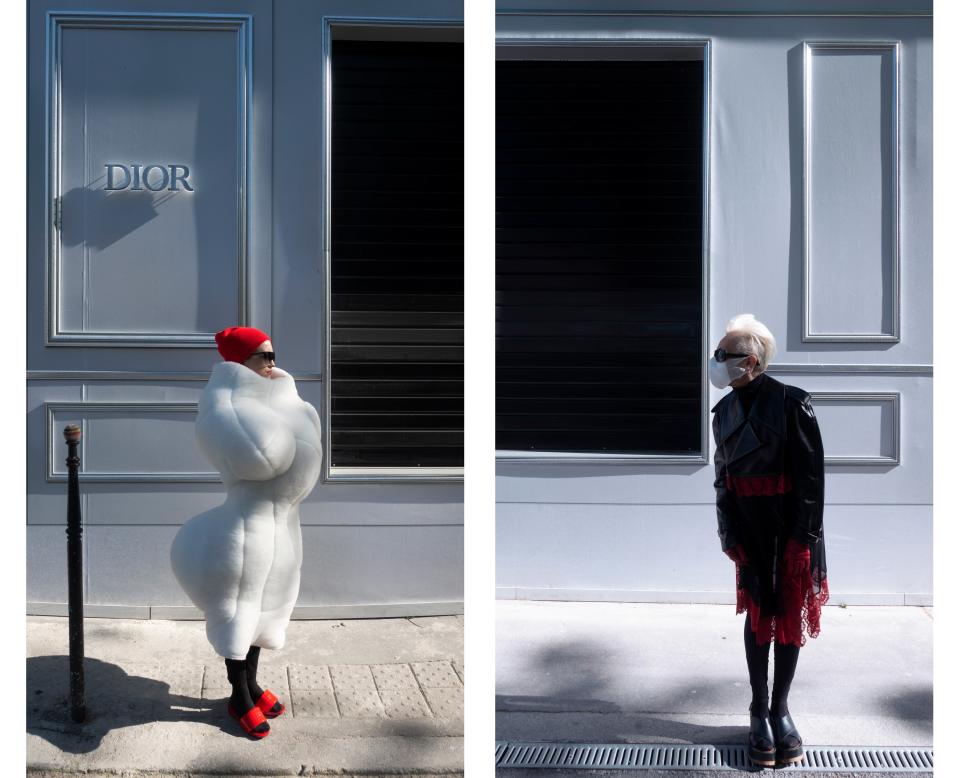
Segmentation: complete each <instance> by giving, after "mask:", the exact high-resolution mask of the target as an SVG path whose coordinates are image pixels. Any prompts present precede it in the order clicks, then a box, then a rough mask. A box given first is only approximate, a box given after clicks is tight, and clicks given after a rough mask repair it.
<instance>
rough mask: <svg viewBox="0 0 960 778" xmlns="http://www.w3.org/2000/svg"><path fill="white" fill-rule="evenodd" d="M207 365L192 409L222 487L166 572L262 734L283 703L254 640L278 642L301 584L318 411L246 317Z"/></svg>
mask: <svg viewBox="0 0 960 778" xmlns="http://www.w3.org/2000/svg"><path fill="white" fill-rule="evenodd" d="M217 347H218V349H219V351H220V354H221V355H222V356H223V357H224V360H225V361H224V362H221V363H219V364H217V365H215V366H214V368H213V371H212V373H211V375H210V380H209V382H208V383H207V386H206V388H205V389H204V391H203V395H202V396H201V398H200V403H199V407H198V412H197V422H196V433H197V440H198V442H199V444H200V448H201V450H202V451H203V453H204V454H205V455H206V456H207V458H208V459H209V460H210V461H211V462H212V463H213V465H214V466H215V467H216V468H217V470H218V471H219V472H220V474H221V475H222V477H223V483H224V485H225V486H226V487H227V497H226V500H225V501H224V502H223V504H222V505H219V506H217V507H216V508H213V509H211V510H208V511H205V512H204V513H201V514H200V515H199V516H195V517H194V518H192V519H190V520H189V521H188V522H187V523H186V524H184V525H183V527H181V529H180V531H179V532H177V535H176V537H175V538H174V540H173V545H172V547H171V550H170V562H171V565H172V567H173V573H174V575H175V576H176V578H177V581H178V582H179V583H180V586H182V587H183V589H184V591H185V592H186V593H187V595H188V596H189V598H190V600H191V601H192V602H193V603H194V604H195V605H196V606H197V608H199V609H200V610H201V611H203V613H204V617H205V619H206V631H207V639H208V640H209V641H210V644H211V645H212V646H213V649H214V651H216V652H217V653H218V654H219V655H220V656H222V657H224V659H225V661H226V665H227V676H228V678H229V679H230V683H231V687H232V688H233V693H232V694H231V697H230V702H229V704H228V712H229V713H230V715H231V716H233V717H234V718H236V719H237V720H238V721H240V723H241V726H242V727H243V729H244V730H245V731H246V732H247V733H248V734H250V735H252V736H254V737H258V738H260V737H265V736H266V735H267V734H268V733H269V729H270V726H269V724H268V723H267V722H266V720H265V719H266V718H275V717H276V716H279V715H280V714H281V713H283V711H284V706H283V704H282V703H281V702H279V701H278V700H277V698H276V696H275V695H273V693H272V692H270V691H269V690H264V689H261V688H260V687H259V686H258V685H257V681H256V673H257V664H258V660H259V652H260V648H271V649H279V648H282V647H283V645H284V641H285V638H286V629H287V624H288V623H289V620H290V613H291V612H292V610H293V606H294V604H295V603H296V600H297V594H298V592H299V590H300V565H301V562H302V559H303V551H302V545H301V535H300V515H299V504H300V502H301V501H302V500H303V499H304V498H305V497H306V496H307V495H308V494H309V493H310V492H311V491H312V489H313V487H314V485H315V484H316V482H317V478H318V477H319V475H320V464H321V458H322V450H321V445H320V418H319V416H318V414H317V411H316V409H315V408H314V407H313V406H312V405H310V404H309V403H307V402H304V401H303V400H301V399H300V396H299V395H298V394H297V388H296V385H295V383H294V381H293V378H292V377H291V376H290V375H289V374H288V373H286V372H284V371H283V370H281V369H280V368H278V367H276V364H275V361H274V353H273V345H272V343H271V342H270V339H269V336H268V335H267V334H266V333H264V332H262V331H260V330H257V329H255V328H252V327H231V328H228V329H226V330H223V331H222V332H220V333H217Z"/></svg>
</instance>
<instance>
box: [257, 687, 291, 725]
mask: <svg viewBox="0 0 960 778" xmlns="http://www.w3.org/2000/svg"><path fill="white" fill-rule="evenodd" d="M255 704H256V706H257V707H258V708H259V709H260V710H261V711H263V715H264V716H266V717H267V718H268V719H275V718H276V717H277V716H279V715H280V714H281V713H283V712H284V711H285V710H286V709H287V707H286V706H285V705H284V704H283V703H282V702H280V701H279V700H278V699H277V695H275V694H274V693H273V692H272V691H270V690H269V689H264V690H263V694H261V695H260V699H259V700H257V701H256V703H255Z"/></svg>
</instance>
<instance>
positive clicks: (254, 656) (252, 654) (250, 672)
mask: <svg viewBox="0 0 960 778" xmlns="http://www.w3.org/2000/svg"><path fill="white" fill-rule="evenodd" d="M259 663H260V646H250V650H249V651H247V688H248V689H249V690H250V698H251V699H252V700H253V701H254V702H256V701H257V700H259V699H260V695H261V694H263V689H261V688H260V686H259V685H258V684H257V665H258V664H259Z"/></svg>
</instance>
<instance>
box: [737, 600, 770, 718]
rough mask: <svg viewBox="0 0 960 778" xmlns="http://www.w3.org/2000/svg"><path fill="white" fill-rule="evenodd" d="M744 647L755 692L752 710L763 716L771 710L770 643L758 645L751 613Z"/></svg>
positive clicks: (748, 615)
mask: <svg viewBox="0 0 960 778" xmlns="http://www.w3.org/2000/svg"><path fill="white" fill-rule="evenodd" d="M743 647H744V648H745V649H746V652H747V671H748V672H749V673H750V690H751V692H752V693H753V699H752V700H751V702H750V711H751V713H753V714H754V715H755V716H763V715H765V714H766V713H767V712H768V711H769V702H768V701H767V665H768V663H769V661H770V644H769V643H764V644H763V645H762V646H758V645H757V635H756V633H755V632H754V631H753V630H752V629H750V614H749V613H748V614H747V619H746V621H745V622H744V623H743Z"/></svg>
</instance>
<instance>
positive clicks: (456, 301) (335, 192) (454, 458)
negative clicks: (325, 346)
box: [330, 40, 463, 467]
mask: <svg viewBox="0 0 960 778" xmlns="http://www.w3.org/2000/svg"><path fill="white" fill-rule="evenodd" d="M332 68H333V71H332V82H333V112H332V138H331V177H332V178H331V190H332V201H331V218H332V234H331V268H330V275H331V303H332V305H331V321H332V324H331V337H332V343H331V347H332V353H331V379H332V392H331V423H332V452H331V464H332V465H333V466H335V467H367V466H369V467H429V466H447V467H451V466H455V467H461V466H462V465H463V44H462V43H446V42H442V43H441V42H423V41H420V42H398V41H389V42H388V41H353V40H337V41H334V42H333V49H332Z"/></svg>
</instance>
